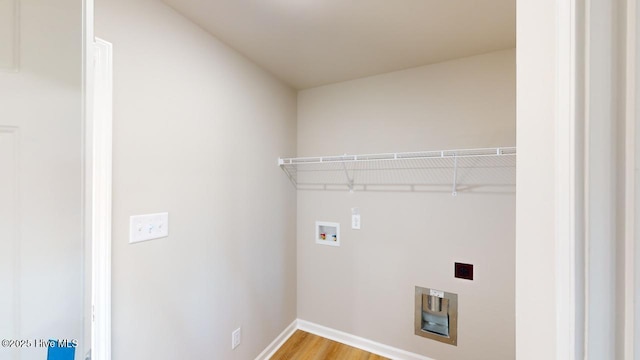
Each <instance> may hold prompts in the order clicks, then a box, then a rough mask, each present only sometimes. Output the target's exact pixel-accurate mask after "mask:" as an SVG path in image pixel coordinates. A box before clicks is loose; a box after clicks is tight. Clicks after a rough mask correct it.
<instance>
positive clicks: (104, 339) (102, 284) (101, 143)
mask: <svg viewBox="0 0 640 360" xmlns="http://www.w3.org/2000/svg"><path fill="white" fill-rule="evenodd" d="M93 49H94V54H95V61H94V64H95V69H94V94H93V95H94V96H93V99H94V103H93V115H94V116H93V156H92V159H93V191H92V193H93V211H92V215H93V216H92V230H93V236H92V238H93V239H92V269H93V270H92V291H91V293H92V295H91V299H92V300H91V303H92V311H93V314H92V336H91V338H92V345H91V349H92V358H93V359H98V360H110V359H111V208H112V127H113V114H112V102H113V83H112V81H113V80H112V79H113V63H112V56H113V55H112V54H113V46H112V45H111V43H109V42H107V41H104V40H102V39H99V38H95V43H94V48H93Z"/></svg>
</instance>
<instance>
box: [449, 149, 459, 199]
mask: <svg viewBox="0 0 640 360" xmlns="http://www.w3.org/2000/svg"><path fill="white" fill-rule="evenodd" d="M457 182H458V156H456V155H453V189H452V191H451V195H452V196H458V190H457V189H456V188H457Z"/></svg>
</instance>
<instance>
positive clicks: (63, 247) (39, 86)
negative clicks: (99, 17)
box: [0, 0, 87, 360]
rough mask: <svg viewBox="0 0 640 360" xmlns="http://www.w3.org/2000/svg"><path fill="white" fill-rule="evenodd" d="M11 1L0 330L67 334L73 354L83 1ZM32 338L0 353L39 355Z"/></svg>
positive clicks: (2, 70)
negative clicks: (27, 343) (16, 5)
mask: <svg viewBox="0 0 640 360" xmlns="http://www.w3.org/2000/svg"><path fill="white" fill-rule="evenodd" d="M12 3H14V2H13V1H2V2H1V4H0V152H1V153H2V155H0V177H1V178H2V180H0V339H29V340H31V341H34V340H35V339H69V340H72V339H76V340H78V341H79V348H78V350H77V355H76V358H77V359H80V358H83V357H82V355H83V354H82V349H84V348H85V345H87V344H85V343H84V342H83V339H82V319H83V308H82V300H83V283H82V270H83V267H82V265H83V262H82V261H83V259H82V254H83V252H82V250H83V247H82V242H81V241H82V238H81V235H82V227H81V225H82V224H81V213H82V207H81V205H82V203H81V195H82V184H81V180H82V177H81V175H82V172H81V168H82V158H81V155H82V153H81V151H82V117H81V99H82V98H81V95H82V94H81V76H82V1H80V0H59V1H55V2H51V1H48V0H21V1H19V5H20V13H19V14H18V13H16V12H14V9H13V7H12V6H8V5H11V4H12ZM15 3H17V2H15ZM9 24H11V25H13V24H17V25H18V28H17V29H19V37H18V38H19V41H18V42H16V43H14V42H12V41H11V39H15V38H16V37H15V36H14V35H15V31H14V27H13V26H7V25H9ZM14 55H19V56H14ZM18 58H19V62H18V63H15V62H14V60H16V59H18ZM11 70H16V71H15V72H11ZM32 345H33V346H32V347H30V348H23V349H20V350H19V351H15V352H14V353H11V351H12V350H11V349H8V348H5V347H0V359H2V360H5V359H11V360H13V359H16V358H17V357H14V356H12V355H19V358H20V359H21V360H32V359H44V358H46V353H47V350H46V348H43V347H36V346H35V345H37V344H33V343H32ZM17 353H19V354H17Z"/></svg>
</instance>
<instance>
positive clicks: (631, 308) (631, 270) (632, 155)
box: [624, 0, 640, 360]
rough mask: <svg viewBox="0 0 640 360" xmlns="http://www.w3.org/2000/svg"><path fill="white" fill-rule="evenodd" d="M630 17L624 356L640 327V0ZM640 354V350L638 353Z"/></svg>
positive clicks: (631, 5) (631, 4) (630, 353)
mask: <svg viewBox="0 0 640 360" xmlns="http://www.w3.org/2000/svg"><path fill="white" fill-rule="evenodd" d="M626 4H627V9H626V10H627V18H626V26H627V28H626V44H625V45H626V59H625V63H626V69H625V72H626V76H625V79H626V89H625V92H626V94H625V95H626V96H625V100H626V101H625V105H626V109H625V120H626V121H625V130H626V131H625V135H626V138H625V162H626V164H625V176H626V179H625V190H624V191H625V204H624V206H625V230H624V231H625V234H624V237H625V245H624V248H625V259H624V262H625V270H624V276H625V285H624V305H625V308H624V314H625V316H624V319H625V320H624V337H625V339H624V359H627V360H633V359H636V357H635V354H636V349H635V347H636V346H638V345H636V342H637V339H636V337H637V335H638V333H637V331H638V318H637V316H638V314H637V312H636V304H635V302H636V296H635V292H636V286H635V282H636V276H637V274H636V271H637V269H636V264H637V263H638V261H639V259H638V257H637V254H636V251H637V249H636V244H635V236H636V235H635V225H636V224H635V216H636V192H635V187H636V176H635V161H636V148H637V144H636V132H635V126H636V111H637V109H636V106H637V104H636V96H637V89H636V83H637V78H636V76H637V75H638V74H637V73H636V68H637V61H638V60H639V58H638V56H637V50H638V47H637V43H636V41H638V34H637V31H638V28H637V18H636V16H637V15H638V13H637V11H638V9H637V3H636V1H635V0H629V1H627V3H626ZM638 355H640V354H638Z"/></svg>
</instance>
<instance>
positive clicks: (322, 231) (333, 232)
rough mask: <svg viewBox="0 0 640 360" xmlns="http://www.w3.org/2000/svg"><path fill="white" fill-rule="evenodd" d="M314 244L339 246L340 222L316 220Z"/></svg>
mask: <svg viewBox="0 0 640 360" xmlns="http://www.w3.org/2000/svg"><path fill="white" fill-rule="evenodd" d="M316 244H322V245H329V246H340V224H339V223H334V222H326V221H316Z"/></svg>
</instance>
